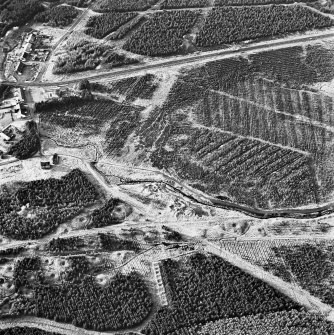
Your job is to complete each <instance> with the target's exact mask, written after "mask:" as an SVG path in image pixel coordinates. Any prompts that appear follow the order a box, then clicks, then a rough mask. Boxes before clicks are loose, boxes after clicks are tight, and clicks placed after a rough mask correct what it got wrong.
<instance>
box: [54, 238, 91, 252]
mask: <svg viewBox="0 0 334 335" xmlns="http://www.w3.org/2000/svg"><path fill="white" fill-rule="evenodd" d="M84 246H85V241H84V240H83V239H82V238H81V237H78V236H73V237H67V238H54V239H52V240H51V241H50V242H49V243H48V245H47V249H48V250H50V251H51V252H66V251H73V250H78V249H80V248H81V247H84Z"/></svg>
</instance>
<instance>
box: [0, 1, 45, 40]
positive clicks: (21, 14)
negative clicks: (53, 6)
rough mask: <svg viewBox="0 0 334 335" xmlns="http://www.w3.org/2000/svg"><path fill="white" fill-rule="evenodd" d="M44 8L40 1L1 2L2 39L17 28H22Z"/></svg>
mask: <svg viewBox="0 0 334 335" xmlns="http://www.w3.org/2000/svg"><path fill="white" fill-rule="evenodd" d="M43 10H44V7H43V6H42V3H41V2H40V1H39V0H26V1H22V0H2V1H0V22H2V23H1V24H0V37H2V36H4V35H6V33H7V31H8V30H10V29H11V28H13V27H15V26H22V25H24V24H25V23H26V22H28V21H29V20H31V19H32V18H33V17H34V16H35V15H36V14H37V13H39V12H42V11H43Z"/></svg>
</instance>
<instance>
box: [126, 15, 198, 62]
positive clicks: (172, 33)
mask: <svg viewBox="0 0 334 335" xmlns="http://www.w3.org/2000/svg"><path fill="white" fill-rule="evenodd" d="M199 15H200V13H199V12H198V11H187V10H183V11H173V12H159V13H155V14H154V15H153V16H152V17H151V18H150V19H149V20H148V21H147V22H145V23H144V24H143V25H142V26H141V27H140V28H139V29H138V30H137V31H135V32H134V33H133V34H132V35H131V37H130V38H129V39H128V40H127V41H126V43H125V44H124V47H123V48H124V49H125V50H128V51H131V52H133V53H137V54H141V55H147V56H168V55H173V54H176V53H179V52H181V50H182V45H183V36H184V35H186V34H187V33H189V31H190V29H191V28H192V27H193V26H194V25H195V23H196V20H197V19H198V17H199Z"/></svg>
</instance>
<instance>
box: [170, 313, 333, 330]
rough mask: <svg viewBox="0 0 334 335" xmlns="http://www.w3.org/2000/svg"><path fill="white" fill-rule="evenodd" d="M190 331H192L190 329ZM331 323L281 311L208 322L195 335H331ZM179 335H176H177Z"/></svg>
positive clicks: (318, 317)
mask: <svg viewBox="0 0 334 335" xmlns="http://www.w3.org/2000/svg"><path fill="white" fill-rule="evenodd" d="M189 330H190V331H191V328H190V329H189ZM333 333H334V326H333V323H331V322H329V321H326V320H324V319H323V318H322V317H321V316H320V315H317V314H314V313H308V312H306V311H296V310H291V311H282V312H276V313H266V314H259V315H251V316H244V317H241V318H232V319H223V320H219V321H216V322H209V323H207V324H206V325H204V326H202V327H199V328H198V329H196V332H195V333H194V334H197V335H221V334H229V335H237V334H243V335H268V334H270V335H283V334H284V335H295V334H305V335H316V334H319V335H320V334H321V335H331V334H333ZM179 334H181V333H178V332H177V333H175V335H179Z"/></svg>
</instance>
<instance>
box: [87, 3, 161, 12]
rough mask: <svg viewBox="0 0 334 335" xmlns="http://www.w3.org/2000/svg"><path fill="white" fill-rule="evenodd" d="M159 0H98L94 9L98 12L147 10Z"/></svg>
mask: <svg viewBox="0 0 334 335" xmlns="http://www.w3.org/2000/svg"><path fill="white" fill-rule="evenodd" d="M157 2H158V0H97V1H96V2H95V4H94V7H93V9H94V10H95V11H97V12H110V11H116V12H129V11H140V10H147V9H149V8H150V7H151V6H153V5H155V4H156V3H157Z"/></svg>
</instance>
